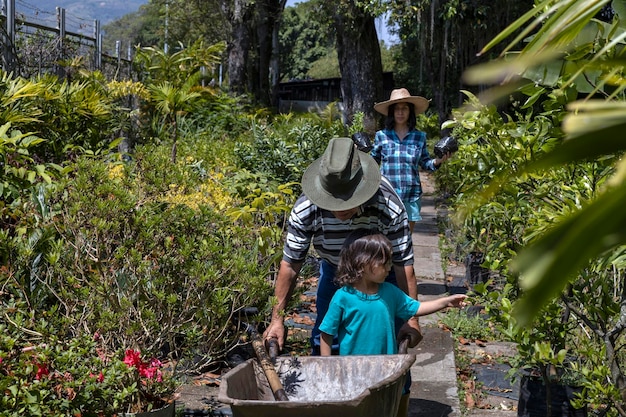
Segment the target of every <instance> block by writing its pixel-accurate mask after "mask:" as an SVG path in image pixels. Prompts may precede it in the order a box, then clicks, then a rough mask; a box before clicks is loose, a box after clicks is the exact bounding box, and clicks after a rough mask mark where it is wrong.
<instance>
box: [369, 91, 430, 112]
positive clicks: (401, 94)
mask: <svg viewBox="0 0 626 417" xmlns="http://www.w3.org/2000/svg"><path fill="white" fill-rule="evenodd" d="M395 103H412V104H413V107H415V114H420V113H424V112H425V111H426V109H427V108H428V103H429V101H428V100H426V99H425V98H424V97H420V96H412V95H411V93H409V90H407V89H406V88H397V89H395V90H393V91H392V92H391V96H390V97H389V100H387V101H383V102H380V103H376V104H374V110H376V111H377V112H378V113H381V114H383V115H385V116H387V115H388V114H389V106H391V105H392V104H395Z"/></svg>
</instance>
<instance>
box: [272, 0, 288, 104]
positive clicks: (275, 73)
mask: <svg viewBox="0 0 626 417" xmlns="http://www.w3.org/2000/svg"><path fill="white" fill-rule="evenodd" d="M278 3H279V4H278V9H277V10H276V15H275V19H274V31H273V33H272V58H271V59H270V105H271V106H272V107H273V108H275V109H278V84H279V83H280V39H279V33H280V25H281V23H282V17H283V11H284V10H285V5H286V4H287V0H280V1H279V2H278Z"/></svg>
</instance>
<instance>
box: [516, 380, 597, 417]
mask: <svg viewBox="0 0 626 417" xmlns="http://www.w3.org/2000/svg"><path fill="white" fill-rule="evenodd" d="M546 388H547V387H546V385H545V384H544V383H543V380H542V378H540V377H536V376H532V375H522V377H521V380H520V390H519V400H518V403H517V415H518V417H587V408H586V407H583V408H579V409H576V408H574V407H572V404H571V402H570V400H572V399H574V398H575V395H576V393H578V392H581V390H582V388H579V387H571V386H568V385H559V384H558V383H553V384H550V393H551V396H552V398H551V404H552V410H551V411H552V412H551V413H550V414H548V403H547V398H546V397H547V395H546V394H547V389H546Z"/></svg>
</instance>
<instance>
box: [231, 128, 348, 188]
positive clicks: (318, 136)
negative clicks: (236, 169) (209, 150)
mask: <svg viewBox="0 0 626 417" xmlns="http://www.w3.org/2000/svg"><path fill="white" fill-rule="evenodd" d="M343 130H344V128H343V125H341V123H339V122H338V121H334V122H333V121H331V122H329V123H327V124H326V126H320V124H319V120H318V121H317V122H315V121H314V120H311V121H307V120H306V119H303V120H302V121H301V122H300V123H295V124H285V125H284V126H282V127H281V126H280V124H278V125H277V124H276V123H275V124H274V125H273V127H272V129H268V128H266V127H265V126H261V125H256V126H255V127H254V128H253V131H252V132H253V134H254V138H253V141H252V142H251V143H244V144H242V145H241V146H239V147H238V148H237V149H236V150H235V152H236V155H237V156H238V157H239V158H240V163H241V166H242V167H244V168H246V169H248V170H250V171H260V172H265V173H267V174H269V175H271V176H272V177H273V178H275V179H277V180H279V181H282V182H292V181H294V182H300V179H301V178H302V174H303V173H304V170H305V169H306V167H307V166H308V165H309V164H310V163H311V162H312V161H313V160H315V159H317V158H318V157H319V156H321V154H322V153H323V152H324V149H326V145H327V144H328V141H329V140H330V139H331V138H333V137H335V136H344V135H345V133H344V131H343Z"/></svg>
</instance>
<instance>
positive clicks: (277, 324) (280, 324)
mask: <svg viewBox="0 0 626 417" xmlns="http://www.w3.org/2000/svg"><path fill="white" fill-rule="evenodd" d="M272 338H274V339H277V340H278V348H279V350H281V351H282V350H283V345H284V342H285V323H284V321H283V320H282V319H280V318H272V321H271V322H270V325H269V326H268V327H267V329H265V332H263V340H265V344H266V345H267V343H268V341H269V340H270V339H272Z"/></svg>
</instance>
